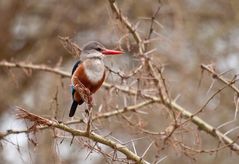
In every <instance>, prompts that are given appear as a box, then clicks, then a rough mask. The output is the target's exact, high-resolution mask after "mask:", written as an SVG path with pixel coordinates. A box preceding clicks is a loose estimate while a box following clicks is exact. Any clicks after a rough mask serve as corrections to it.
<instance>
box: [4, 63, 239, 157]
mask: <svg viewBox="0 0 239 164" xmlns="http://www.w3.org/2000/svg"><path fill="white" fill-rule="evenodd" d="M0 66H2V67H9V66H10V67H18V68H28V69H33V70H40V71H47V72H52V73H55V74H57V75H60V76H63V77H70V74H68V73H66V72H64V71H61V70H58V69H56V68H51V67H46V66H43V67H42V65H32V64H30V65H29V64H24V63H22V64H20V65H19V64H16V63H10V62H5V61H3V62H0ZM103 86H104V87H105V88H106V89H110V88H116V89H118V90H119V91H121V92H124V93H127V94H129V95H137V94H138V92H137V90H135V89H131V88H130V87H127V86H121V85H113V84H109V83H104V84H103ZM141 94H142V97H143V98H146V99H148V100H153V101H154V102H158V103H161V100H160V98H159V97H156V96H151V95H148V94H143V93H141ZM163 105H164V106H166V107H167V108H169V109H171V110H173V111H178V112H180V113H181V116H182V117H183V118H185V119H188V118H190V119H191V121H192V123H194V124H195V125H197V126H198V128H199V129H200V130H203V131H205V132H207V133H208V134H210V135H211V136H213V137H215V138H217V139H218V140H219V141H222V142H223V143H225V144H228V145H229V147H230V148H231V150H233V151H235V152H236V153H238V154H239V145H238V144H237V143H235V142H234V141H233V140H232V139H230V138H229V137H227V136H226V135H224V134H223V133H222V132H220V131H219V130H218V129H216V128H214V127H213V126H211V125H210V124H209V123H207V122H206V121H204V120H202V119H201V118H199V117H198V116H195V115H194V114H193V113H191V112H189V111H188V110H186V109H185V108H183V107H182V106H180V105H179V104H177V103H176V102H174V101H169V100H168V99H166V100H165V101H164V104H163ZM16 133H17V131H16ZM4 135H6V134H5V133H4Z"/></svg>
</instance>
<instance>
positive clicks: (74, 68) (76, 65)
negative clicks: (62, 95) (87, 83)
mask: <svg viewBox="0 0 239 164" xmlns="http://www.w3.org/2000/svg"><path fill="white" fill-rule="evenodd" d="M80 63H81V61H80V60H78V61H77V62H76V63H75V65H74V66H73V68H72V71H71V75H73V73H74V72H75V70H76V68H77V67H78V65H79V64H80Z"/></svg>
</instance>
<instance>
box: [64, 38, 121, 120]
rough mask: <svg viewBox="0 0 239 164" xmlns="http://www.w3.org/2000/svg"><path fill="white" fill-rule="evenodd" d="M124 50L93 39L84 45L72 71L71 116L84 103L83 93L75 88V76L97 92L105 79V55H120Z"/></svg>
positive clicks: (92, 91) (91, 90)
mask: <svg viewBox="0 0 239 164" xmlns="http://www.w3.org/2000/svg"><path fill="white" fill-rule="evenodd" d="M123 53H124V52H123V51H117V50H110V49H106V48H105V47H104V46H103V45H102V44H101V43H99V42H97V41H91V42H89V43H87V44H86V45H85V46H83V49H82V51H81V55H80V59H79V60H78V61H77V62H76V63H75V65H74V66H73V68H72V72H71V87H72V99H73V102H72V105H71V109H70V113H69V117H73V116H74V114H75V111H76V108H77V106H78V105H81V104H83V103H84V100H83V98H82V97H81V95H80V94H79V93H78V92H77V91H76V89H75V88H74V80H75V79H74V78H76V79H77V80H79V81H80V82H81V83H82V84H83V85H84V87H85V88H87V89H88V90H89V91H90V94H93V93H95V92H96V91H97V90H98V89H99V88H100V87H101V85H102V84H103V82H104V80H105V65H104V62H103V58H104V56H105V55H119V54H123Z"/></svg>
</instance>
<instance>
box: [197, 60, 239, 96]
mask: <svg viewBox="0 0 239 164" xmlns="http://www.w3.org/2000/svg"><path fill="white" fill-rule="evenodd" d="M201 68H202V69H204V70H206V71H208V72H209V73H211V74H212V77H213V78H215V79H218V80H219V81H221V82H222V83H224V84H226V85H228V86H229V87H230V88H231V89H233V90H234V91H235V92H236V93H237V94H238V95H239V88H237V87H236V86H235V82H236V79H235V78H234V79H232V80H226V79H225V78H223V77H221V76H219V75H218V74H217V73H216V72H215V70H214V69H212V68H210V67H209V66H207V65H205V64H202V65H201Z"/></svg>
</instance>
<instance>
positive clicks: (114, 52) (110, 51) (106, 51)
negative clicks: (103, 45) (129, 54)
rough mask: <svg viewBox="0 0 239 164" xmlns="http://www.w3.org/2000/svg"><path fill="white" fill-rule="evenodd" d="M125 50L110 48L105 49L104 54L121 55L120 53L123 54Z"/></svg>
mask: <svg viewBox="0 0 239 164" xmlns="http://www.w3.org/2000/svg"><path fill="white" fill-rule="evenodd" d="M123 53H124V52H123V51H116V50H108V49H104V50H103V51H102V54H104V55H119V54H123Z"/></svg>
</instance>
